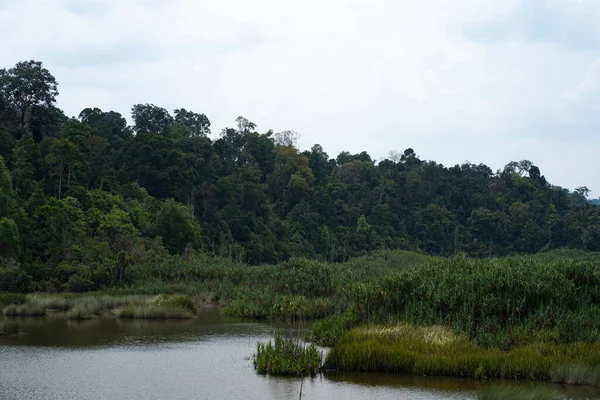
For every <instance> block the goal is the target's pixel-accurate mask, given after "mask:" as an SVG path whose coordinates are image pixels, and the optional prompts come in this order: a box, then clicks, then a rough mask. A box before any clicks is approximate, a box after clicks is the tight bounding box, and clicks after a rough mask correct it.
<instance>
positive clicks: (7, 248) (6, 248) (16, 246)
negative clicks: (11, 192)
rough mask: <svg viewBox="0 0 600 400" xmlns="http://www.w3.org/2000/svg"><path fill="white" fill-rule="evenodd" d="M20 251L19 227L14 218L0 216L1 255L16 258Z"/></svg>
mask: <svg viewBox="0 0 600 400" xmlns="http://www.w3.org/2000/svg"><path fill="white" fill-rule="evenodd" d="M19 252H20V239H19V229H18V228H17V224H16V223H15V221H13V220H12V219H9V218H6V217H2V218H0V257H4V258H12V259H14V258H16V257H17V256H18V255H19Z"/></svg>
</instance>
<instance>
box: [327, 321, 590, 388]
mask: <svg viewBox="0 0 600 400" xmlns="http://www.w3.org/2000/svg"><path fill="white" fill-rule="evenodd" d="M574 362H578V363H582V364H585V365H589V366H594V367H597V366H600V343H598V342H596V343H582V342H578V343H572V344H556V343H535V344H529V345H526V346H519V347H515V348H513V349H511V350H509V351H504V350H501V349H498V348H484V347H482V346H480V345H478V344H477V343H476V342H474V341H472V340H469V338H468V337H467V336H466V335H464V334H461V335H457V334H455V333H453V332H452V330H450V329H448V328H445V327H441V326H429V327H423V326H415V325H407V324H402V325H393V326H362V327H358V328H354V329H352V330H350V331H349V332H348V333H347V334H346V335H344V336H343V337H342V339H341V340H340V341H339V343H338V344H337V345H336V346H335V347H334V348H333V349H332V350H331V351H330V352H329V353H328V354H327V358H326V360H325V367H326V368H328V369H334V370H338V371H367V372H401V373H413V374H419V375H444V376H460V377H469V378H477V379H479V378H510V379H533V380H549V379H550V378H551V375H552V373H553V371H555V369H556V368H557V367H558V366H560V365H567V364H572V363H574ZM557 376H558V375H557Z"/></svg>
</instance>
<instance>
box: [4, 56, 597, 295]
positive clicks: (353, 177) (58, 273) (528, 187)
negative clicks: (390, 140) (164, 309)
mask: <svg viewBox="0 0 600 400" xmlns="http://www.w3.org/2000/svg"><path fill="white" fill-rule="evenodd" d="M58 94H59V93H58V82H57V81H56V79H55V78H54V76H53V75H52V74H51V73H50V71H48V70H47V69H46V68H45V67H44V66H43V64H42V63H41V62H39V61H24V62H19V63H17V64H16V65H15V66H12V67H7V68H3V69H0V143H1V145H0V292H1V291H11V292H28V291H49V292H53V291H90V290H97V289H103V288H107V287H111V286H117V285H124V284H127V283H131V281H132V279H134V275H133V274H132V273H131V271H143V270H144V269H146V268H147V269H148V270H152V268H154V267H155V266H156V264H160V263H162V264H164V263H165V262H173V260H177V262H179V261H181V260H183V262H184V261H185V260H190V259H193V258H194V257H196V256H197V255H202V256H203V257H218V258H224V259H229V260H230V261H231V262H235V263H246V264H251V265H260V264H277V263H280V262H283V261H287V260H289V259H291V258H294V257H303V258H309V259H315V260H319V261H324V262H345V261H348V260H350V259H353V258H356V257H360V256H364V255H366V254H369V253H371V252H373V251H377V250H394V249H398V250H410V251H413V252H419V253H423V254H429V255H436V256H451V255H455V254H462V255H465V256H469V257H474V258H480V257H488V256H508V255H519V254H533V253H538V252H543V251H549V250H552V249H559V248H569V249H577V250H585V251H600V208H599V207H598V205H597V204H595V203H594V202H593V201H592V200H590V199H588V198H589V194H590V191H589V190H588V189H587V188H586V187H581V188H577V189H576V190H574V191H573V192H571V191H569V190H567V189H564V188H561V187H558V186H554V185H552V184H551V183H549V182H548V181H547V180H546V179H545V177H544V176H543V175H542V172H541V171H540V169H539V168H538V167H537V166H535V165H534V164H533V163H532V162H530V161H528V160H521V161H512V162H508V163H507V165H506V166H505V167H504V168H503V169H502V170H498V171H493V170H492V169H491V168H489V167H488V166H486V165H483V164H478V165H476V164H472V163H469V162H465V163H464V164H462V165H454V166H444V165H442V164H440V163H437V162H435V161H427V160H423V159H421V158H420V157H419V156H418V155H417V153H416V151H415V150H413V149H411V148H407V149H406V150H403V151H396V150H394V149H390V153H389V155H388V156H387V158H385V159H382V160H375V159H373V158H372V157H371V156H370V155H369V154H368V153H367V152H366V151H363V152H361V153H358V154H351V153H348V152H341V153H340V154H338V155H337V156H335V157H332V156H330V155H328V154H327V153H326V152H325V149H323V147H322V146H321V145H319V144H314V145H313V146H312V147H311V148H310V149H309V150H302V149H299V148H298V145H297V142H298V133H296V132H294V131H291V130H290V131H283V132H273V131H272V130H268V131H263V132H262V133H261V132H260V131H259V130H258V126H257V125H256V124H255V123H253V122H251V121H250V120H249V119H247V118H244V117H238V118H237V119H236V120H235V121H232V127H225V128H223V129H222V130H221V131H219V132H214V129H213V131H211V123H210V120H209V118H208V117H207V116H206V115H204V114H202V113H198V112H195V111H191V110H187V109H185V108H179V109H175V110H173V112H170V111H169V110H166V109H164V108H162V107H160V106H156V105H153V104H135V105H133V106H132V109H131V122H132V125H129V124H128V123H127V120H126V119H125V118H124V116H122V115H121V114H119V113H117V112H114V111H107V110H101V109H99V108H85V109H83V110H82V111H81V112H80V114H79V115H78V117H77V118H70V117H68V116H66V115H65V113H64V112H63V111H61V110H60V109H59V108H57V107H56V105H55V104H56V99H57V96H58ZM165 260H167V261H165ZM168 260H170V261H168ZM162 264H161V265H162Z"/></svg>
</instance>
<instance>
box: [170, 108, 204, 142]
mask: <svg viewBox="0 0 600 400" xmlns="http://www.w3.org/2000/svg"><path fill="white" fill-rule="evenodd" d="M174 113H175V122H177V123H180V124H182V125H183V126H186V127H188V128H189V129H190V130H191V131H192V135H194V136H208V135H209V134H210V121H209V120H208V118H207V117H206V115H204V114H197V113H195V112H193V111H188V110H186V109H185V108H179V109H177V110H175V111H174Z"/></svg>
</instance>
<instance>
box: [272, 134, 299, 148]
mask: <svg viewBox="0 0 600 400" xmlns="http://www.w3.org/2000/svg"><path fill="white" fill-rule="evenodd" d="M274 139H275V144H276V145H279V146H284V147H296V146H297V145H298V139H300V134H299V133H298V132H295V131H282V132H278V133H276V134H275V136H274Z"/></svg>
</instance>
